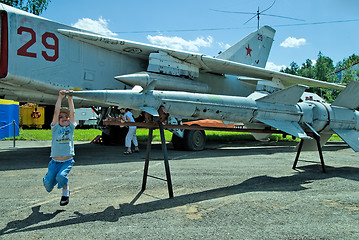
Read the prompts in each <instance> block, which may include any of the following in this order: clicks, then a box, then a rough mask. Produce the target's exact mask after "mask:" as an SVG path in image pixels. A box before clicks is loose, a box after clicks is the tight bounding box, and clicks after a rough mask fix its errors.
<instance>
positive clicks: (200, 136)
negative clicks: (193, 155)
mask: <svg viewBox="0 0 359 240" xmlns="http://www.w3.org/2000/svg"><path fill="white" fill-rule="evenodd" d="M172 144H173V147H174V149H176V150H187V151H201V150H203V149H204V147H205V146H206V133H205V132H204V131H203V130H187V129H186V130H184V133H183V138H181V137H179V136H177V135H176V134H173V135H172Z"/></svg>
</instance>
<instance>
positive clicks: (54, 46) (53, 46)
mask: <svg viewBox="0 0 359 240" xmlns="http://www.w3.org/2000/svg"><path fill="white" fill-rule="evenodd" d="M24 32H26V33H30V35H31V38H30V40H29V41H27V42H26V43H25V44H24V45H23V46H22V47H20V48H19V49H18V50H17V55H19V56H25V57H32V58H36V57H37V54H36V53H34V52H29V48H30V47H31V46H32V45H34V44H35V43H36V33H35V31H34V30H33V29H31V28H27V27H23V26H21V27H19V28H18V29H17V34H19V35H22V34H23V33H24ZM49 38H50V39H52V40H53V43H49V42H48V39H49ZM41 40H42V45H43V46H44V47H45V48H46V49H49V50H53V51H54V53H53V54H52V55H51V54H50V55H49V54H48V53H47V52H46V51H42V52H41V55H42V56H43V57H44V59H45V60H46V61H51V62H55V61H56V60H57V59H58V58H59V39H58V38H57V36H56V35H55V34H54V33H50V32H45V33H44V34H43V35H42V39H41Z"/></svg>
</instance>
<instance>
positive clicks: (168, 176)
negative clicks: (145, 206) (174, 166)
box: [141, 122, 173, 198]
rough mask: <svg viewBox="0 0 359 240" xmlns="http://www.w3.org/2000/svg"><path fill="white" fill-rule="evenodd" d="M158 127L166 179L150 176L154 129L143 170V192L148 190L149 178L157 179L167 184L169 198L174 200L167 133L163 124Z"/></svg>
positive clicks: (148, 144)
mask: <svg viewBox="0 0 359 240" xmlns="http://www.w3.org/2000/svg"><path fill="white" fill-rule="evenodd" d="M158 126H159V129H160V135H161V144H162V152H163V157H164V165H165V171H166V179H162V178H159V177H155V176H151V175H148V167H149V163H150V154H151V146H152V135H153V128H150V129H149V133H148V140H147V149H146V160H145V167H144V169H143V180H142V190H141V191H145V190H146V184H147V177H152V178H156V179H159V180H162V181H166V182H167V187H168V195H169V198H173V189H172V181H171V172H170V165H169V163H168V154H167V147H166V139H165V133H164V129H163V126H162V124H161V123H160V122H158Z"/></svg>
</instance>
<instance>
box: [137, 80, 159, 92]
mask: <svg viewBox="0 0 359 240" xmlns="http://www.w3.org/2000/svg"><path fill="white" fill-rule="evenodd" d="M156 83H157V81H156V80H153V81H151V82H150V84H148V85H147V86H146V87H145V88H144V89H143V90H142V91H141V93H147V92H149V91H152V90H154V89H155V87H156Z"/></svg>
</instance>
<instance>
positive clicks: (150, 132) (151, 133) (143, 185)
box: [142, 128, 153, 191]
mask: <svg viewBox="0 0 359 240" xmlns="http://www.w3.org/2000/svg"><path fill="white" fill-rule="evenodd" d="M152 135H153V129H152V128H150V129H148V140H147V148H146V160H145V167H144V169H143V179H142V191H145V190H146V184H147V175H148V166H149V163H150V154H151V145H152Z"/></svg>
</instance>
